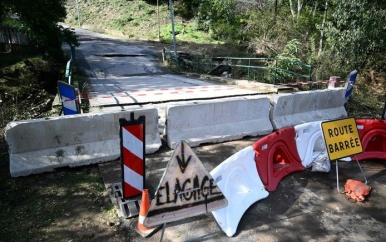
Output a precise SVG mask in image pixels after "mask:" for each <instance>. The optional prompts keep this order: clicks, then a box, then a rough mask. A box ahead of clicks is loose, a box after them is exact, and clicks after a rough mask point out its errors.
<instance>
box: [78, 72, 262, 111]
mask: <svg viewBox="0 0 386 242" xmlns="http://www.w3.org/2000/svg"><path fill="white" fill-rule="evenodd" d="M266 92H268V91H266ZM259 93H261V92H258V91H253V90H248V89H242V88H239V87H238V86H234V85H224V84H215V83H211V82H205V81H202V80H195V79H191V78H186V77H183V76H178V75H169V74H164V75H142V76H131V77H115V78H113V79H109V78H104V79H97V78H90V80H89V84H88V86H87V88H86V91H85V93H83V98H84V99H88V101H89V104H90V106H93V107H96V106H112V105H132V104H148V103H153V104H154V103H162V102H170V101H183V100H201V99H213V98H221V97H234V96H242V95H254V94H259Z"/></svg>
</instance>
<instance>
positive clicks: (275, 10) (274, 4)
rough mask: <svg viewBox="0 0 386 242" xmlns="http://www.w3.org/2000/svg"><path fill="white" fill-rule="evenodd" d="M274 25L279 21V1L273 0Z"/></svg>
mask: <svg viewBox="0 0 386 242" xmlns="http://www.w3.org/2000/svg"><path fill="white" fill-rule="evenodd" d="M273 11H274V13H273V24H276V19H277V0H273Z"/></svg>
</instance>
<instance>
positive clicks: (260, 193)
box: [210, 146, 269, 237]
mask: <svg viewBox="0 0 386 242" xmlns="http://www.w3.org/2000/svg"><path fill="white" fill-rule="evenodd" d="M254 154H255V153H254V150H253V148H252V147H251V146H248V147H247V148H244V149H242V150H240V151H239V152H237V153H235V154H233V155H232V156H231V157H229V158H228V159H226V160H225V161H223V162H222V163H221V164H220V165H218V166H217V167H216V168H214V169H213V170H212V171H211V172H210V174H211V176H212V177H213V179H214V180H215V181H216V183H217V186H218V187H219V188H220V189H221V191H222V193H223V194H224V196H225V197H226V198H227V200H228V206H227V207H225V208H221V209H218V210H215V211H213V212H212V214H213V216H214V218H215V219H216V221H217V223H218V224H219V226H220V227H221V229H222V230H223V231H224V232H225V233H226V235H227V236H229V237H231V236H233V235H234V234H235V233H236V230H237V226H238V224H239V222H240V220H241V217H242V216H243V214H244V213H245V211H246V210H247V209H248V208H249V207H250V206H251V205H252V204H254V203H255V202H257V201H259V200H261V199H263V198H266V197H267V196H268V195H269V193H268V192H267V191H266V190H265V189H264V185H263V183H262V182H261V180H260V177H259V174H258V173H257V170H256V165H255V161H254Z"/></svg>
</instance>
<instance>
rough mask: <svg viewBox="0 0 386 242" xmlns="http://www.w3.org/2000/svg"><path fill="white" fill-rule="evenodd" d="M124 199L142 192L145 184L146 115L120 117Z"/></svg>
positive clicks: (132, 114)
mask: <svg viewBox="0 0 386 242" xmlns="http://www.w3.org/2000/svg"><path fill="white" fill-rule="evenodd" d="M119 124H120V138H121V161H122V192H123V195H122V197H123V199H128V198H132V197H135V196H139V195H141V194H142V191H143V189H144V184H145V174H146V173H145V116H141V117H139V118H138V119H137V120H135V119H134V113H131V117H130V121H127V120H126V119H124V118H122V119H119Z"/></svg>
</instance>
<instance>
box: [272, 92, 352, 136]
mask: <svg viewBox="0 0 386 242" xmlns="http://www.w3.org/2000/svg"><path fill="white" fill-rule="evenodd" d="M344 93H345V90H344V88H336V89H325V90H317V91H306V92H297V93H285V94H277V95H272V96H271V104H272V108H271V112H270V119H271V121H272V125H273V128H274V130H278V129H281V128H284V127H289V126H294V125H298V124H302V123H308V122H313V121H319V120H333V119H339V118H344V117H347V112H346V110H345V108H344V106H343V103H344Z"/></svg>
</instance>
